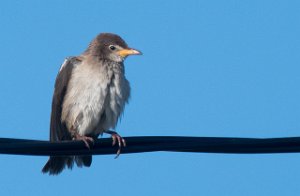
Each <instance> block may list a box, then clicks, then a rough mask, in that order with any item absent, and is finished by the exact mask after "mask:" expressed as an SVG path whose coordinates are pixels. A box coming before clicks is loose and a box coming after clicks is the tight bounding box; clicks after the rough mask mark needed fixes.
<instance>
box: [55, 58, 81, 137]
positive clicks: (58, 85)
mask: <svg viewBox="0 0 300 196" xmlns="http://www.w3.org/2000/svg"><path fill="white" fill-rule="evenodd" d="M79 61H80V60H79V59H78V58H77V57H69V58H67V59H66V60H65V61H64V63H63V64H62V66H61V68H60V71H59V73H58V75H57V77H56V81H55V89H54V94H53V99H52V111H51V122H50V141H61V140H71V139H72V138H71V136H70V133H69V131H68V129H67V127H66V124H65V123H62V122H61V114H62V104H63V101H64V97H65V95H66V92H67V88H68V83H69V80H70V78H71V75H72V71H73V68H74V66H75V65H76V64H77V63H78V62H79Z"/></svg>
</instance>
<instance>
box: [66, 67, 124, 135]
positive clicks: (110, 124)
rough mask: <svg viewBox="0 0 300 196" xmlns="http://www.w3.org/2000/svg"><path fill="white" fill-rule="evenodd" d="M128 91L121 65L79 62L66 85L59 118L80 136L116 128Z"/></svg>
mask: <svg viewBox="0 0 300 196" xmlns="http://www.w3.org/2000/svg"><path fill="white" fill-rule="evenodd" d="M129 94H130V87H129V83H128V81H127V80H126V78H125V76H124V72H123V67H120V66H116V65H114V64H111V65H109V66H106V67H105V66H99V65H98V66H97V65H94V66H91V65H85V64H80V65H78V66H77V67H75V68H74V70H73V73H72V77H71V80H70V82H69V85H68V90H67V93H66V96H65V99H64V103H63V114H62V120H63V121H65V122H66V123H67V127H68V128H69V129H72V128H73V129H75V130H76V131H78V133H79V134H81V135H86V134H89V133H101V132H103V131H104V130H108V129H111V128H115V126H116V124H117V122H118V118H119V116H120V115H121V114H122V112H123V109H124V106H125V103H126V102H127V101H128V98H129ZM104 116H105V118H103V119H101V117H104Z"/></svg>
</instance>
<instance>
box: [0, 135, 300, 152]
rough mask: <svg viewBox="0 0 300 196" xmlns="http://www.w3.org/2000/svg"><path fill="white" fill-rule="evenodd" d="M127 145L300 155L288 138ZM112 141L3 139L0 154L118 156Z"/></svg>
mask: <svg viewBox="0 0 300 196" xmlns="http://www.w3.org/2000/svg"><path fill="white" fill-rule="evenodd" d="M124 139H125V140H126V143H127V146H126V147H124V148H122V151H121V153H122V154H129V153H143V152H157V151H167V152H193V153H233V154H262V153H297V152H300V137H287V138H264V139H259V138H233V137H179V136H144V137H124ZM117 149H118V147H117V146H114V147H112V140H111V138H104V139H98V140H96V141H95V144H94V145H93V146H92V148H91V149H87V148H86V147H85V145H84V144H83V142H80V141H64V142H48V141H39V140H26V139H13V138H0V154H14V155H35V156H50V155H51V156H60V155H89V154H91V155H107V154H115V153H116V151H117Z"/></svg>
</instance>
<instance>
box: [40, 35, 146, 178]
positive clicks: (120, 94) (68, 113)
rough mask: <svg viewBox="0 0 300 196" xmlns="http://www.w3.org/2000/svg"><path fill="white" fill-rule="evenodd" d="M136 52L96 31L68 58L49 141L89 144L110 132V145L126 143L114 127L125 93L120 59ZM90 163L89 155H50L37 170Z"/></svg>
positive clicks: (61, 73) (58, 85) (59, 83)
mask: <svg viewBox="0 0 300 196" xmlns="http://www.w3.org/2000/svg"><path fill="white" fill-rule="evenodd" d="M137 54H141V52H139V51H138V50H135V49H132V48H129V47H128V46H127V44H126V43H125V41H124V40H123V39H122V38H121V37H120V36H118V35H115V34H112V33H101V34H99V35H98V36H97V37H96V38H95V39H94V40H93V41H92V42H91V43H90V45H89V46H88V48H87V49H86V51H85V52H83V53H82V54H81V55H79V56H76V57H69V58H67V59H66V60H65V61H64V63H63V64H62V66H61V68H60V70H59V73H58V75H57V78H56V82H55V90H54V94H53V100H52V112H51V123H50V141H53V142H57V141H65V140H80V141H83V142H84V144H85V146H86V147H87V148H90V147H91V145H92V144H93V142H94V140H95V139H96V138H97V137H98V136H99V135H102V134H103V133H108V134H111V136H112V139H113V145H115V144H116V143H117V144H118V145H119V150H118V152H117V155H118V154H119V153H120V149H121V146H125V145H126V143H125V140H124V139H123V138H122V137H121V136H120V135H118V134H117V133H116V132H114V131H111V129H113V130H114V129H115V126H116V124H117V122H118V119H119V117H120V115H121V114H122V112H123V110H124V106H125V104H126V103H127V102H128V99H129V96H130V86H129V82H128V80H127V79H126V77H125V70H124V64H123V62H124V60H125V58H126V57H127V56H128V55H137ZM74 162H75V163H76V164H77V166H79V167H82V166H86V167H89V166H90V165H91V163H92V156H90V155H84V156H61V157H60V156H52V157H50V159H49V160H48V162H47V163H46V165H45V166H44V168H43V170H42V172H43V173H48V172H49V174H50V175H56V174H59V173H60V172H61V171H62V170H63V169H64V168H65V167H68V168H69V169H71V168H72V167H73V165H74Z"/></svg>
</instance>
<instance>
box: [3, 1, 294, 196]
mask: <svg viewBox="0 0 300 196" xmlns="http://www.w3.org/2000/svg"><path fill="white" fill-rule="evenodd" d="M299 21H300V3H299V1H292V0H291V1H268V0H265V1H259V0H253V1H243V2H242V1H233V0H229V1H217V0H216V1H180V2H179V1H120V0H115V1H108V0H106V1H96V0H95V1H91V0H88V1H72V3H71V2H67V1H58V0H53V1H37V0H36V1H14V2H12V1H7V2H4V1H2V2H1V3H0V25H1V31H0V43H1V44H0V52H1V64H0V67H1V72H0V89H1V94H0V95H1V96H0V100H1V101H0V109H1V113H0V122H1V128H0V137H10V138H27V139H39V140H47V139H48V135H49V131H48V129H49V116H50V105H51V99H52V93H53V85H54V80H55V77H56V74H57V72H58V70H59V67H60V64H61V63H62V62H63V60H64V58H65V57H67V56H72V55H78V54H80V53H81V52H82V51H83V50H84V49H85V48H86V47H87V45H88V43H89V42H90V41H91V39H93V38H94V37H95V36H96V35H97V34H98V33H100V32H114V33H117V34H119V35H121V36H122V37H123V38H124V39H125V40H126V41H127V43H128V44H129V45H130V46H131V47H134V48H137V49H140V50H141V51H142V52H143V53H144V55H143V56H137V57H130V58H128V59H127V61H126V75H127V78H128V80H129V81H130V82H131V87H132V98H131V101H130V104H129V105H128V106H127V107H126V111H125V113H124V117H123V118H122V121H121V122H120V123H119V125H118V127H117V131H118V132H119V133H120V134H121V135H123V136H146V135H151V136H152V135H154V136H156V135H157V136H159V135H179V136H219V137H226V136H228V137H229V136H233V137H285V136H299V132H300V121H299V118H300V102H299V99H300V91H299V86H300V75H299V72H300V55H299V53H300V39H299V35H300V23H299ZM47 159H48V158H47V157H33V156H11V155H10V156H8V155H0V163H1V167H0V173H1V177H0V195H21V194H22V195H45V196H47V195H53V194H54V195H57V196H59V195H66V194H68V195H69V194H72V195H89V194H91V195H92V194H93V195H95V194H97V195H98V194H99V195H111V196H114V195H121V194H122V195H149V196H150V195H151V196H152V195H156V196H160V195H173V196H177V195H192V194H197V195H209V196H210V195H211V196H219V195H230V196H240V195H272V196H276V195H278V196H279V195H299V194H300V155H299V154H271V155H230V154H225V155H224V154H193V153H165V152H160V153H145V154H132V155H121V156H120V157H119V158H118V159H117V160H115V159H114V156H95V157H94V160H93V164H92V167H91V168H89V169H78V168H75V169H73V170H72V171H69V170H66V171H64V172H63V173H62V174H61V175H59V176H56V177H49V176H47V175H42V174H41V172H40V171H41V168H42V166H43V165H44V163H45V162H46V160H47Z"/></svg>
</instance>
